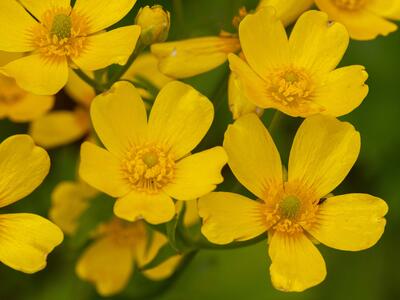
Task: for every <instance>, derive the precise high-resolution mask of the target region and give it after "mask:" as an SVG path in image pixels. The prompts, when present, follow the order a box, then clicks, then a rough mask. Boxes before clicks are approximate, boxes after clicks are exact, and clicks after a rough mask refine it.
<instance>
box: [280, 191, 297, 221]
mask: <svg viewBox="0 0 400 300" xmlns="http://www.w3.org/2000/svg"><path fill="white" fill-rule="evenodd" d="M300 206H301V202H300V200H299V199H298V198H297V197H296V196H287V197H286V198H284V199H283V200H282V201H281V202H280V203H279V213H280V215H281V216H282V217H284V218H286V219H294V218H295V217H296V216H297V214H298V213H299V211H300Z"/></svg>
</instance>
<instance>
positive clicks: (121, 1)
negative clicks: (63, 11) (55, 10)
mask: <svg viewBox="0 0 400 300" xmlns="http://www.w3.org/2000/svg"><path fill="white" fill-rule="evenodd" d="M31 1H35V0H31ZM64 1H65V0H64ZM135 3H136V0H118V1H109V0H77V1H76V3H75V5H74V9H73V12H74V13H76V14H78V15H79V16H82V17H83V18H85V19H86V20H87V21H88V26H89V32H90V33H94V32H98V31H100V30H102V29H105V28H107V27H110V26H111V25H113V24H115V23H117V22H118V21H119V20H121V19H122V18H123V17H125V15H126V14H127V13H128V12H129V11H130V10H131V9H132V7H133V6H134V5H135ZM110 45H112V44H110ZM109 48H110V47H108V49H109Z"/></svg>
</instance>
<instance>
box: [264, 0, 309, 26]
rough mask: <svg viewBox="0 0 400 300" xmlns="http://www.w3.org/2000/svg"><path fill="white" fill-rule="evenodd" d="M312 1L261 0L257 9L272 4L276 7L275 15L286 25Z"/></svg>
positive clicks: (307, 7)
mask: <svg viewBox="0 0 400 300" xmlns="http://www.w3.org/2000/svg"><path fill="white" fill-rule="evenodd" d="M313 2H314V1H313V0H286V1H281V0H261V1H260V2H259V4H258V6H257V9H260V8H263V7H266V6H273V7H274V8H275V9H276V15H277V17H278V18H279V19H281V20H282V23H283V24H284V25H285V27H286V26H287V25H289V24H291V23H292V22H293V21H295V20H296V19H297V18H298V17H299V15H301V14H302V13H303V12H305V11H306V10H307V9H309V8H310V6H311V5H312V4H313Z"/></svg>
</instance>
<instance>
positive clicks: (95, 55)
mask: <svg viewBox="0 0 400 300" xmlns="http://www.w3.org/2000/svg"><path fill="white" fill-rule="evenodd" d="M109 2H111V3H113V2H114V1H109ZM118 2H119V1H118ZM139 36H140V27H139V26H136V25H132V26H125V27H119V28H117V29H114V30H111V31H108V32H102V33H99V34H95V35H92V36H89V37H87V38H86V40H85V42H86V43H87V45H86V46H85V48H84V50H83V52H82V53H81V54H80V55H79V56H78V57H76V58H73V61H74V63H75V64H76V65H77V66H78V67H79V68H81V69H83V70H88V71H93V70H98V69H102V68H105V67H108V66H109V65H112V64H119V65H124V64H125V63H126V62H127V60H128V58H129V56H131V54H132V52H133V50H134V49H135V46H136V42H137V40H138V38H139ZM110 45H112V47H110Z"/></svg>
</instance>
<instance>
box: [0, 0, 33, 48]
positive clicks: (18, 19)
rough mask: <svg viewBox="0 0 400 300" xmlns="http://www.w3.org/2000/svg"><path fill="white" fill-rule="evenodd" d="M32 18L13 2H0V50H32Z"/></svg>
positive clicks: (7, 0)
mask: <svg viewBox="0 0 400 300" xmlns="http://www.w3.org/2000/svg"><path fill="white" fill-rule="evenodd" d="M36 24H37V22H36V21H35V19H34V18H32V17H31V16H30V15H29V13H28V12H27V11H26V10H25V9H24V8H23V7H22V6H21V4H19V3H18V2H17V1H15V0H3V1H1V9H0V37H1V38H0V50H3V51H9V52H27V51H31V50H33V49H34V45H33V43H32V39H31V32H30V30H32V27H34V26H35V25H36Z"/></svg>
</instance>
